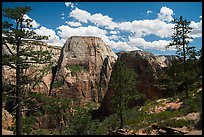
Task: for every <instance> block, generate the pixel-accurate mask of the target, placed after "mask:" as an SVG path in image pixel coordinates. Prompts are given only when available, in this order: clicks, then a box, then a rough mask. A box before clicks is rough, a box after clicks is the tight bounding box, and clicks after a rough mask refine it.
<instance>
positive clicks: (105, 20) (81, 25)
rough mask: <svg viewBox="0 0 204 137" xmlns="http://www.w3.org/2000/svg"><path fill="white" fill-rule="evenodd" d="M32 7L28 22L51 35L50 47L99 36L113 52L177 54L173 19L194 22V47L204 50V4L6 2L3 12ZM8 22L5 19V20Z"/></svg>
mask: <svg viewBox="0 0 204 137" xmlns="http://www.w3.org/2000/svg"><path fill="white" fill-rule="evenodd" d="M16 6H30V7H31V9H32V10H31V11H30V12H29V13H28V14H27V15H26V16H25V18H31V19H33V20H34V21H33V30H35V31H36V33H38V34H39V35H50V38H49V40H48V41H45V42H46V43H48V44H49V45H57V46H63V44H64V43H65V41H66V40H67V38H68V37H70V36H73V35H78V36H79V35H81V36H97V37H101V38H102V39H103V41H104V42H105V43H106V44H107V45H109V46H110V47H111V48H112V49H113V51H115V52H117V51H131V50H138V49H139V50H144V51H150V52H153V53H154V54H175V49H173V48H170V49H166V48H165V46H166V45H167V44H168V43H169V42H170V41H171V35H172V33H173V30H172V29H171V28H172V27H173V25H174V24H173V23H172V22H171V20H172V19H173V17H176V18H179V17H180V16H183V17H184V18H185V19H187V20H188V21H190V22H191V24H190V26H191V27H193V28H194V31H193V32H192V33H191V34H190V35H191V36H192V37H193V38H194V39H193V40H192V41H191V42H190V45H191V46H195V47H196V48H197V49H200V47H201V46H202V2H77V3H76V2H74V3H71V2H3V3H2V8H7V7H10V8H11V7H16ZM2 19H3V20H5V18H2Z"/></svg>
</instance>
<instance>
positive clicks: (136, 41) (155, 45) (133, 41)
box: [128, 37, 175, 51]
mask: <svg viewBox="0 0 204 137" xmlns="http://www.w3.org/2000/svg"><path fill="white" fill-rule="evenodd" d="M170 42H171V41H167V40H158V41H153V42H149V41H145V39H144V38H135V37H129V42H128V43H129V44H130V45H131V46H132V47H142V48H144V49H157V50H161V51H164V50H167V49H166V46H167V45H169V43H170ZM168 50H175V47H170V48H169V49H168Z"/></svg>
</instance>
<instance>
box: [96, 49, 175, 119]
mask: <svg viewBox="0 0 204 137" xmlns="http://www.w3.org/2000/svg"><path fill="white" fill-rule="evenodd" d="M118 56H119V57H118V58H119V60H121V61H122V62H124V63H125V64H126V66H127V67H128V68H130V69H133V70H134V71H135V72H136V74H137V78H136V79H137V81H138V82H139V83H138V85H137V90H138V92H139V93H142V94H144V95H145V96H146V98H147V99H153V98H154V97H160V96H162V93H163V92H161V91H160V90H158V89H156V87H154V86H153V82H154V79H155V78H156V77H157V75H158V74H159V73H160V72H162V71H163V69H164V68H165V67H168V66H169V65H170V62H171V61H172V60H173V59H175V58H173V57H172V58H170V59H169V57H167V56H166V57H165V56H164V57H163V59H162V60H160V57H161V56H159V57H158V56H155V55H153V54H152V53H149V52H142V51H131V52H127V53H123V52H122V53H119V54H118ZM166 62H167V63H166ZM113 71H114V69H113ZM113 96H114V91H113V90H110V89H108V90H107V92H106V95H105V96H104V99H103V101H102V103H101V106H100V108H99V109H98V110H97V111H96V112H94V113H95V114H94V115H95V116H96V115H102V116H107V115H109V114H111V113H112V112H111V110H110V105H109V104H110V101H111V99H112V97H113Z"/></svg>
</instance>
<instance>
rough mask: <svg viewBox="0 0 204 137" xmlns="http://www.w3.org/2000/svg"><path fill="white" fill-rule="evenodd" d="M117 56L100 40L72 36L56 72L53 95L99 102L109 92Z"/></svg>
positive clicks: (54, 71) (55, 69)
mask: <svg viewBox="0 0 204 137" xmlns="http://www.w3.org/2000/svg"><path fill="white" fill-rule="evenodd" d="M116 59H117V55H116V54H115V53H114V52H113V51H112V50H111V48H110V47H109V46H107V45H106V44H105V43H104V42H103V41H102V40H101V38H98V37H91V36H90V37H81V36H73V37H70V38H68V39H67V41H66V43H65V44H64V46H63V48H62V51H61V54H60V57H59V61H58V65H57V66H56V67H55V68H53V81H52V86H51V90H50V94H51V95H56V96H59V97H60V98H66V99H70V98H80V104H86V103H88V102H89V101H95V102H100V101H101V100H102V98H103V96H104V94H105V92H106V90H107V87H108V83H109V79H110V75H111V71H112V66H113V64H114V62H115V60H116Z"/></svg>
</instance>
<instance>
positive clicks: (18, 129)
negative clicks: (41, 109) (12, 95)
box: [16, 42, 22, 135]
mask: <svg viewBox="0 0 204 137" xmlns="http://www.w3.org/2000/svg"><path fill="white" fill-rule="evenodd" d="M19 47H20V42H18V43H17V61H16V106H17V108H16V135H22V114H21V111H22V104H21V100H22V99H21V98H22V93H21V89H20V61H19V59H20V58H19Z"/></svg>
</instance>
